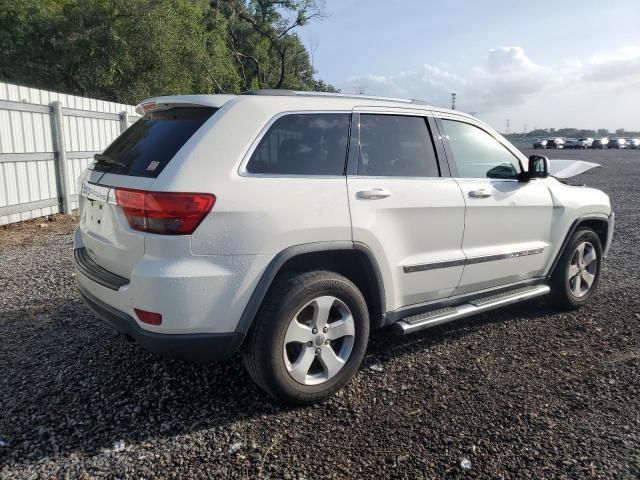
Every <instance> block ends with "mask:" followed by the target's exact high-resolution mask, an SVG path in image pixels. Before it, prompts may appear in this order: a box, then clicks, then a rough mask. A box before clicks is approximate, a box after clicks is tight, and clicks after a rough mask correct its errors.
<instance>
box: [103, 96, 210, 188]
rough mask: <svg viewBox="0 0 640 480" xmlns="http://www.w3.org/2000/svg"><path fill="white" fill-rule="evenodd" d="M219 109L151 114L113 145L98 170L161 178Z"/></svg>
mask: <svg viewBox="0 0 640 480" xmlns="http://www.w3.org/2000/svg"><path fill="white" fill-rule="evenodd" d="M216 110H217V108H209V107H188V108H172V109H170V110H163V111H158V112H151V113H147V114H145V115H144V117H142V118H141V119H140V120H138V121H137V122H136V123H134V124H133V125H131V126H130V127H129V128H128V129H127V130H125V132H124V133H123V134H122V135H120V136H119V137H118V138H116V140H115V141H114V142H113V143H112V144H111V145H109V147H108V148H107V149H106V150H105V151H104V157H105V158H103V159H102V160H100V161H98V162H97V163H96V164H95V165H94V167H93V168H94V170H100V171H108V172H112V173H118V174H122V175H132V176H136V177H157V176H158V174H159V173H160V172H161V171H162V169H163V168H164V167H166V166H167V164H168V163H169V162H170V161H171V159H172V158H173V156H174V155H175V154H176V153H178V150H180V149H181V148H182V146H183V145H184V144H185V143H187V140H189V139H190V138H191V136H192V135H193V134H194V133H196V131H197V130H198V129H199V128H200V127H201V126H202V124H203V123H204V122H206V121H207V120H208V119H209V117H211V115H213V114H214V113H215V112H216Z"/></svg>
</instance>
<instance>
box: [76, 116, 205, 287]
mask: <svg viewBox="0 0 640 480" xmlns="http://www.w3.org/2000/svg"><path fill="white" fill-rule="evenodd" d="M216 110H217V109H216V108H213V107H203V106H187V107H184V106H181V107H172V106H171V105H165V106H164V107H163V108H162V109H158V110H157V111H149V112H147V113H145V115H144V116H143V117H142V118H141V119H140V120H138V121H137V122H136V123H134V124H133V125H132V126H131V127H129V128H128V129H127V130H126V131H125V132H124V133H123V134H122V135H120V136H119V137H118V138H116V140H115V141H114V142H113V143H112V144H111V145H110V146H109V147H107V149H106V150H105V151H104V153H103V154H102V155H97V156H96V157H97V161H96V162H94V164H93V165H92V166H90V167H89V169H87V170H86V171H85V172H84V173H83V175H82V176H81V177H80V179H79V183H80V185H79V187H80V188H79V191H80V195H79V204H80V235H81V241H82V244H83V245H82V246H84V247H85V248H86V249H87V253H88V254H89V256H90V257H91V259H92V260H93V261H94V262H96V263H97V264H98V265H100V266H101V267H103V268H105V269H106V270H108V271H110V272H112V273H115V274H117V275H119V276H121V277H125V278H130V276H131V272H132V270H133V268H134V267H135V266H136V264H137V262H138V261H139V260H140V259H141V258H142V256H143V255H144V235H145V234H144V233H142V232H139V231H136V230H133V229H132V228H131V227H130V226H129V223H128V221H127V218H126V217H125V215H124V213H123V212H122V209H121V208H119V207H118V206H117V204H116V196H115V188H116V187H117V188H129V189H134V190H136V189H140V190H150V189H151V188H152V185H153V183H154V181H155V179H156V177H157V176H158V175H159V174H160V172H162V170H163V169H164V168H165V167H166V166H167V165H168V164H169V162H170V161H171V160H172V158H173V157H174V156H175V154H176V153H177V152H178V151H179V150H180V149H181V148H182V147H183V146H184V145H185V144H186V143H187V141H188V140H189V139H190V138H191V137H192V136H193V134H194V133H195V132H196V131H197V130H198V129H199V128H200V127H201V126H202V125H203V124H204V122H206V121H207V120H208V119H209V118H210V117H211V116H212V115H213V114H214V113H215V112H216Z"/></svg>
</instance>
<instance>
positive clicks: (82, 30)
mask: <svg viewBox="0 0 640 480" xmlns="http://www.w3.org/2000/svg"><path fill="white" fill-rule="evenodd" d="M240 3H241V4H242V5H244V3H243V2H240ZM258 3H265V2H264V1H261V2H258ZM266 3H272V5H271V8H270V9H269V10H268V12H260V15H266V17H264V19H263V18H261V19H260V22H261V23H260V24H261V25H264V26H265V28H266V26H268V25H270V27H269V28H272V29H273V31H279V30H278V29H279V28H281V27H280V25H281V24H282V22H283V21H284V18H283V16H282V15H281V13H280V12H281V11H283V12H289V13H290V12H292V11H293V12H294V13H295V15H296V16H299V15H302V17H300V18H299V20H298V17H296V18H297V20H296V21H295V22H294V23H295V27H294V28H296V27H298V26H301V25H303V24H304V23H305V22H306V21H307V20H306V17H305V15H304V13H302V14H301V13H300V10H295V11H294V10H292V8H293V7H295V4H296V2H294V1H282V2H266ZM252 12H254V13H255V10H252ZM292 30H293V28H292V29H291V30H290V31H288V32H284V35H282V37H281V38H279V39H278V40H277V42H278V46H281V45H286V52H285V56H284V62H283V63H282V62H279V60H280V59H282V58H283V57H282V56H281V55H280V54H279V53H278V52H277V50H276V51H275V53H274V47H273V45H272V44H271V43H270V41H269V39H268V38H265V37H263V36H261V34H259V33H257V32H256V31H255V30H253V27H252V25H250V24H248V23H247V22H246V21H243V20H240V19H239V18H237V17H232V16H230V15H229V12H228V11H227V12H224V11H222V10H220V9H216V8H211V5H210V4H209V2H207V1H206V0H12V1H11V3H9V2H8V1H6V0H5V1H4V2H2V3H0V79H2V80H4V81H8V82H13V83H18V84H24V85H29V86H33V87H38V88H43V89H47V90H55V91H62V92H66V93H73V94H77V95H82V96H88V97H96V98H102V99H106V100H112V101H118V102H123V103H137V102H139V101H140V100H141V99H143V98H145V97H150V96H155V95H169V94H177V93H182V94H185V93H219V92H223V91H224V92H235V93H237V92H240V91H242V90H246V89H249V88H258V87H262V88H264V87H275V86H276V84H277V82H278V81H279V79H280V76H279V72H281V71H282V70H284V72H285V75H284V78H283V81H282V82H280V86H281V87H284V88H297V89H303V90H309V89H318V88H321V89H326V90H330V89H331V88H332V87H331V86H330V85H326V84H325V83H324V82H322V81H321V80H316V79H314V75H313V74H314V72H313V69H312V68H311V66H310V62H309V56H308V52H307V51H306V49H305V48H304V46H303V45H302V43H301V42H300V41H299V39H298V37H297V36H296V35H295V33H293V32H292ZM236 31H239V32H240V35H241V40H242V42H243V43H242V45H240V46H234V47H232V43H233V40H232V34H235V32H236ZM254 55H255V56H256V57H257V58H259V59H260V60H259V61H260V64H261V67H262V72H261V75H262V76H259V75H256V74H255V72H254V71H251V70H250V69H249V68H248V66H247V65H245V63H248V62H250V60H246V59H247V58H249V57H250V56H254ZM239 59H240V60H239ZM282 65H284V69H283V68H282ZM246 70H250V72H249V74H247V72H246ZM274 79H276V80H274Z"/></svg>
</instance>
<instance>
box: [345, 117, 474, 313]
mask: <svg viewBox="0 0 640 480" xmlns="http://www.w3.org/2000/svg"><path fill="white" fill-rule="evenodd" d="M434 128H435V125H434V124H433V123H432V120H430V119H429V117H428V115H427V114H426V113H425V112H423V111H410V110H406V111H405V110H397V111H396V110H394V111H384V110H380V111H375V110H373V109H363V110H360V109H357V110H356V113H354V121H353V132H352V139H351V145H352V148H350V153H349V167H348V170H349V171H348V176H347V185H348V191H349V205H350V210H351V221H352V228H353V240H354V241H355V242H360V243H363V244H365V245H366V246H368V247H369V248H370V249H371V250H372V251H373V253H374V254H375V257H376V258H377V260H378V263H379V266H380V268H381V270H382V273H383V277H384V280H385V293H386V297H387V299H386V300H387V305H386V307H387V310H395V309H398V308H400V307H404V306H408V305H413V304H418V303H422V302H427V301H430V300H434V299H438V298H443V297H447V296H449V295H451V294H452V292H453V291H454V289H455V288H456V287H457V285H458V283H459V280H460V277H461V275H462V269H463V266H462V265H463V260H464V255H463V253H462V249H461V244H462V236H463V228H464V209H465V204H464V199H463V198H462V195H461V192H460V188H459V187H458V185H457V183H456V182H455V180H453V179H452V178H451V177H449V176H448V170H446V169H444V168H440V167H441V166H442V165H440V164H439V162H438V154H437V151H438V150H440V152H441V154H443V151H442V150H441V143H440V141H439V139H438V142H437V143H435V144H434V141H433V138H432V135H431V131H432V130H433V129H434ZM442 167H443V166H442Z"/></svg>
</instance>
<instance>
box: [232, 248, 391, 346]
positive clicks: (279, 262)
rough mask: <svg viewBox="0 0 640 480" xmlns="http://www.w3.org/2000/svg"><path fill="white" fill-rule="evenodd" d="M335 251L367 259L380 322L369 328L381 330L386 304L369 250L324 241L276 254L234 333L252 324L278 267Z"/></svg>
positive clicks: (240, 331) (277, 271) (378, 268)
mask: <svg viewBox="0 0 640 480" xmlns="http://www.w3.org/2000/svg"><path fill="white" fill-rule="evenodd" d="M337 250H343V251H344V250H347V251H348V250H353V251H359V252H361V253H362V254H364V255H365V256H366V257H367V260H368V261H369V262H370V264H371V267H372V268H373V271H374V272H375V275H374V278H373V279H372V281H373V282H374V284H375V287H376V289H377V291H378V295H379V301H380V307H381V317H382V318H381V319H380V320H379V321H378V322H376V324H372V327H373V328H378V327H381V326H383V324H384V314H385V312H386V303H385V293H384V282H383V279H382V274H381V272H380V267H379V265H378V262H377V260H376V258H375V256H374V255H373V252H372V251H371V249H369V247H368V246H366V245H365V244H364V243H360V242H351V241H327V242H313V243H304V244H301V245H293V246H290V247H287V248H285V249H284V250H282V251H281V252H280V253H278V254H277V255H276V256H275V257H274V258H273V259H272V260H271V262H269V264H268V265H267V267H266V268H265V270H264V272H263V273H262V276H261V277H260V279H259V280H258V283H257V284H256V287H255V288H254V290H253V293H252V294H251V297H250V298H249V301H248V302H247V305H246V306H245V308H244V311H243V312H242V315H241V316H240V321H239V322H238V325H237V327H236V329H235V331H236V332H237V333H240V334H242V336H243V337H244V336H245V335H246V334H247V332H248V331H249V329H250V328H251V325H252V323H253V320H254V318H255V316H256V314H257V313H258V310H259V308H260V305H262V301H263V300H264V297H265V296H266V294H267V292H268V291H269V288H270V287H271V284H272V283H273V281H274V280H275V278H276V277H277V275H278V273H280V271H281V269H282V267H283V266H284V264H285V263H287V262H288V261H289V260H291V259H292V258H295V257H297V256H300V255H304V254H307V253H316V252H330V251H337Z"/></svg>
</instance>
